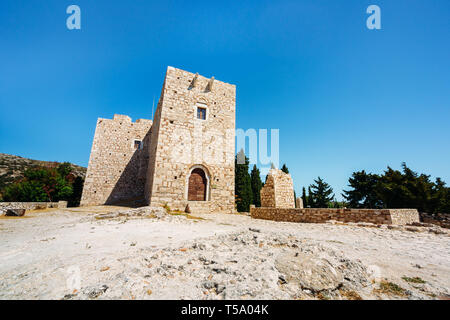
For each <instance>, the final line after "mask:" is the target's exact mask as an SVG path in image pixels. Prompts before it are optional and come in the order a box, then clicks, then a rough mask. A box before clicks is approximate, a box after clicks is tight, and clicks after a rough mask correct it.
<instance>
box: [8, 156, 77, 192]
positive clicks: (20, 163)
mask: <svg viewBox="0 0 450 320" xmlns="http://www.w3.org/2000/svg"><path fill="white" fill-rule="evenodd" d="M61 163H62V162H56V161H40V160H33V159H28V158H22V157H19V156H14V155H11V154H6V153H0V190H2V189H3V188H4V187H5V186H7V185H8V184H10V183H12V182H15V181H18V180H20V179H22V178H23V173H24V172H25V170H27V169H31V168H38V167H47V168H54V167H57V166H58V165H59V164H61ZM71 166H72V168H73V173H74V174H75V175H76V176H79V177H82V178H83V179H84V177H85V175H86V168H85V167H81V166H78V165H76V164H72V163H71Z"/></svg>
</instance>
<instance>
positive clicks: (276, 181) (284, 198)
mask: <svg viewBox="0 0 450 320" xmlns="http://www.w3.org/2000/svg"><path fill="white" fill-rule="evenodd" d="M261 206H262V207H270V208H295V200H294V184H293V182H292V178H291V175H290V174H286V173H284V172H283V171H281V170H278V169H270V171H269V173H268V175H267V178H266V182H265V183H264V186H263V188H262V189H261Z"/></svg>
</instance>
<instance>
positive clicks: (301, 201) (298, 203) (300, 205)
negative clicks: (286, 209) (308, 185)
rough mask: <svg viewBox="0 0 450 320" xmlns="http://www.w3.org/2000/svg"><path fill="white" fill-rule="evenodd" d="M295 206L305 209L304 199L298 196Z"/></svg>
mask: <svg viewBox="0 0 450 320" xmlns="http://www.w3.org/2000/svg"><path fill="white" fill-rule="evenodd" d="M295 207H296V208H299V209H303V199H302V198H299V197H297V199H295Z"/></svg>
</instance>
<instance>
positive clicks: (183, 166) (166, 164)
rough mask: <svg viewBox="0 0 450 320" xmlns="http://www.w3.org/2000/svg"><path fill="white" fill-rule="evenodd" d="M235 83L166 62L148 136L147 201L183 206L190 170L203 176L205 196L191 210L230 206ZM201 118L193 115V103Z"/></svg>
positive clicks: (226, 210) (217, 209)
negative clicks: (201, 112)
mask: <svg viewBox="0 0 450 320" xmlns="http://www.w3.org/2000/svg"><path fill="white" fill-rule="evenodd" d="M235 97H236V87H235V86H234V85H232V84H228V83H224V82H221V81H218V80H215V79H214V78H206V77H203V76H201V75H198V74H193V73H190V72H187V71H184V70H180V69H176V68H173V67H168V69H167V73H166V77H165V80H164V84H163V89H162V92H161V97H160V100H159V102H158V106H157V109H156V112H155V116H154V123H153V128H152V133H151V136H150V141H151V142H150V146H151V147H150V149H149V150H148V151H149V159H150V162H149V166H148V173H147V183H146V187H145V190H146V191H145V195H146V199H147V202H148V203H149V204H151V205H152V206H161V205H164V204H166V203H167V204H168V205H169V206H170V207H171V208H172V209H177V210H184V209H185V207H186V205H187V204H188V203H190V202H188V200H187V199H188V198H187V193H188V180H189V176H190V174H191V171H192V170H194V169H195V168H200V169H202V170H203V171H204V172H205V175H206V178H207V190H206V194H207V199H206V201H202V202H200V201H196V202H195V203H191V204H192V206H191V207H195V208H196V210H202V211H203V210H206V211H208V212H224V213H231V212H233V211H234V151H235V146H234V143H235V138H234V133H235V99H236V98H235ZM198 106H201V107H202V108H205V109H206V119H204V120H203V119H198V118H197V107H198Z"/></svg>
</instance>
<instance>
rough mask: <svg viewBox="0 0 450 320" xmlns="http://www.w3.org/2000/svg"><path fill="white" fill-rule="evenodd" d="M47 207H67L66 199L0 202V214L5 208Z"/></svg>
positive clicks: (27, 208)
mask: <svg viewBox="0 0 450 320" xmlns="http://www.w3.org/2000/svg"><path fill="white" fill-rule="evenodd" d="M47 208H67V201H59V202H0V215H2V214H3V213H4V212H6V210H7V209H25V210H36V209H47Z"/></svg>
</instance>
